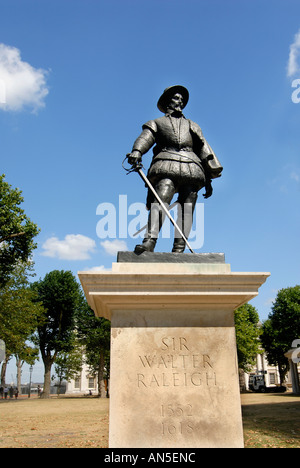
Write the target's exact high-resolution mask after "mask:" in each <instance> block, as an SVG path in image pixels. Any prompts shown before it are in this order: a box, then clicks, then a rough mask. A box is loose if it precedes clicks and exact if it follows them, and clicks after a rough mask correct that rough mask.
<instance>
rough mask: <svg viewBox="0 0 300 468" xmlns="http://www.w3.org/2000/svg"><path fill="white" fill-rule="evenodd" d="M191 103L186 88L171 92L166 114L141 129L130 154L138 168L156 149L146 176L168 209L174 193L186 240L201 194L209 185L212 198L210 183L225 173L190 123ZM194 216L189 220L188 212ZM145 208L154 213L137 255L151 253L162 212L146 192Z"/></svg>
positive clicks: (177, 241)
mask: <svg viewBox="0 0 300 468" xmlns="http://www.w3.org/2000/svg"><path fill="white" fill-rule="evenodd" d="M188 99H189V93H188V90H187V89H186V88H185V87H183V86H171V87H169V88H167V89H166V90H165V91H164V92H163V94H162V96H161V97H160V98H159V100H158V103H157V107H158V109H159V110H160V111H161V112H163V113H164V114H165V115H164V116H163V117H160V118H158V119H155V120H150V121H148V122H147V123H145V124H144V125H143V127H142V128H143V131H142V133H141V135H140V136H139V137H138V138H137V139H136V141H135V142H134V145H133V148H132V152H131V153H130V154H129V155H128V161H129V163H130V164H131V165H132V166H133V167H134V166H136V165H138V164H139V163H140V162H141V160H142V156H143V155H144V154H145V153H147V151H149V149H150V148H151V147H152V146H153V145H154V144H155V146H154V148H153V158H152V162H151V165H150V168H149V171H148V174H147V177H148V179H149V181H150V182H151V184H152V185H153V187H154V189H155V191H156V193H157V194H158V196H159V197H160V199H161V200H162V201H163V203H164V204H165V206H169V205H170V203H171V201H172V198H173V196H174V195H175V193H178V203H179V205H180V207H181V209H180V210H178V213H180V215H179V218H180V219H178V220H177V223H178V225H180V229H181V230H182V233H184V235H185V237H186V239H188V236H189V234H190V230H191V227H192V222H193V220H192V214H193V212H194V208H195V205H196V201H197V197H198V192H199V190H201V189H202V188H203V187H205V190H206V191H205V194H204V195H203V196H204V198H208V197H210V196H211V195H212V192H213V190H212V186H211V180H212V179H214V178H216V177H220V176H221V172H222V170H223V168H222V166H221V164H220V162H219V161H218V159H217V157H216V155H215V154H214V152H213V150H212V149H211V147H210V146H209V144H208V143H207V141H206V140H205V138H204V137H203V134H202V131H201V128H200V127H199V125H198V124H196V123H195V122H192V121H191V120H189V119H186V118H185V116H184V115H183V113H182V110H183V109H184V107H185V106H186V104H187V102H188ZM187 207H190V209H189V210H188V211H189V213H190V216H185V211H186V208H187ZM147 208H148V209H149V210H150V214H149V220H148V228H147V231H146V235H145V238H144V240H143V243H142V244H140V245H137V246H136V247H135V252H136V253H138V254H139V253H142V252H144V251H148V252H153V251H154V248H155V245H156V242H157V238H158V234H159V231H160V229H161V226H162V223H163V221H164V213H163V212H162V210H161V209H159V207H158V204H157V202H156V200H155V197H154V195H153V193H152V192H151V191H148V197H147ZM185 246H186V242H185V240H184V239H183V238H182V237H181V236H179V235H178V234H177V235H176V234H175V238H174V245H173V249H172V252H184V250H185Z"/></svg>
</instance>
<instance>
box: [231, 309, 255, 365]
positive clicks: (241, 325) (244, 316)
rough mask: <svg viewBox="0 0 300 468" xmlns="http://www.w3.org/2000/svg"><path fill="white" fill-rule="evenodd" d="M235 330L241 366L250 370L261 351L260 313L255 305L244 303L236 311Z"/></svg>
mask: <svg viewBox="0 0 300 468" xmlns="http://www.w3.org/2000/svg"><path fill="white" fill-rule="evenodd" d="M234 317H235V330H236V342H237V355H238V365H239V368H240V369H242V370H243V371H244V372H249V371H250V369H251V367H252V366H253V364H255V360H256V356H257V354H258V353H259V352H261V351H260V341H259V336H260V328H259V315H258V312H257V310H256V309H255V307H253V306H252V305H250V304H244V305H242V306H241V307H239V308H238V309H237V310H236V311H235V315H234Z"/></svg>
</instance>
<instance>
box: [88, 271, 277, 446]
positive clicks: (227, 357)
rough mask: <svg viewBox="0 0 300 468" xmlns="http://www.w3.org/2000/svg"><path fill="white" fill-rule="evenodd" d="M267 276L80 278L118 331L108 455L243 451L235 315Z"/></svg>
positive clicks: (203, 274) (100, 313)
mask: <svg viewBox="0 0 300 468" xmlns="http://www.w3.org/2000/svg"><path fill="white" fill-rule="evenodd" d="M267 276H269V274H268V273H231V272H230V265H227V264H225V263H206V264H203V263H201V262H200V263H198V264H193V263H189V264H181V263H180V264H165V263H151V264H149V263H148V264H144V263H118V264H113V268H112V271H111V272H100V273H86V272H82V273H79V277H80V280H81V282H82V285H83V288H84V291H85V294H86V297H87V299H88V302H89V304H90V306H91V307H92V308H93V310H94V311H95V313H96V314H97V315H98V316H104V317H106V318H108V319H110V320H111V324H112V332H111V335H112V336H111V376H110V429H109V446H110V448H140V447H142V448H162V447H163V448H169V447H173V448H176V447H180V448H198V447H199V448H200V447H209V448H214V447H215V448H216V447H218V448H219V447H243V430H242V418H241V405H240V395H239V379H238V366H237V358H236V341H235V328H234V309H235V308H237V307H238V306H240V305H241V304H243V303H245V302H247V301H248V300H250V299H252V298H253V297H254V296H255V295H256V294H257V289H258V287H259V286H260V285H261V284H262V283H263V282H264V281H265V280H266V278H267Z"/></svg>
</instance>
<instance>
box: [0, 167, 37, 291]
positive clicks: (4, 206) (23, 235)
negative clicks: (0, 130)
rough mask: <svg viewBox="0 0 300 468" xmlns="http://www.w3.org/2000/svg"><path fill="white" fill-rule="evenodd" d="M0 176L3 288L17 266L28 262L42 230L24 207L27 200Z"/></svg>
mask: <svg viewBox="0 0 300 468" xmlns="http://www.w3.org/2000/svg"><path fill="white" fill-rule="evenodd" d="M4 179H5V175H4V174H3V175H0V288H1V287H3V286H4V284H5V283H6V282H7V281H8V280H9V277H10V274H11V273H12V271H13V269H14V267H15V265H16V264H17V263H18V262H20V261H21V262H26V261H27V260H28V259H29V258H30V256H31V254H32V251H33V250H34V249H35V248H36V244H35V243H34V241H33V239H34V237H35V236H36V235H37V234H38V233H39V229H38V227H37V225H36V224H34V223H33V222H32V221H31V220H30V219H29V218H28V217H27V216H26V214H25V212H24V210H23V209H22V208H21V206H20V205H21V204H22V203H23V201H24V199H23V197H22V195H21V194H22V192H21V191H20V190H19V189H13V188H12V186H11V185H9V184H8V183H7V182H6V181H5V180H4Z"/></svg>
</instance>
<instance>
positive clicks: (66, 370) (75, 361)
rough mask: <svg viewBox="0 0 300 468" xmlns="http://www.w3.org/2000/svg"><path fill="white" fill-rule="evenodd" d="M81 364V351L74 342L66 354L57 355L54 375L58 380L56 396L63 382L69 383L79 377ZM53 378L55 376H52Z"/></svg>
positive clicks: (77, 343) (78, 345)
mask: <svg viewBox="0 0 300 468" xmlns="http://www.w3.org/2000/svg"><path fill="white" fill-rule="evenodd" d="M82 364H83V349H82V347H81V346H80V344H79V342H78V341H77V342H76V339H75V341H74V345H73V349H72V350H71V351H70V352H68V353H66V352H62V353H58V355H57V357H56V361H55V366H54V369H55V374H56V376H57V378H58V384H57V387H58V392H57V393H58V394H59V393H60V388H61V385H62V382H63V380H66V381H67V382H70V381H71V380H72V379H74V378H76V377H77V376H79V375H80V372H81V369H82ZM53 378H55V376H53Z"/></svg>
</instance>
